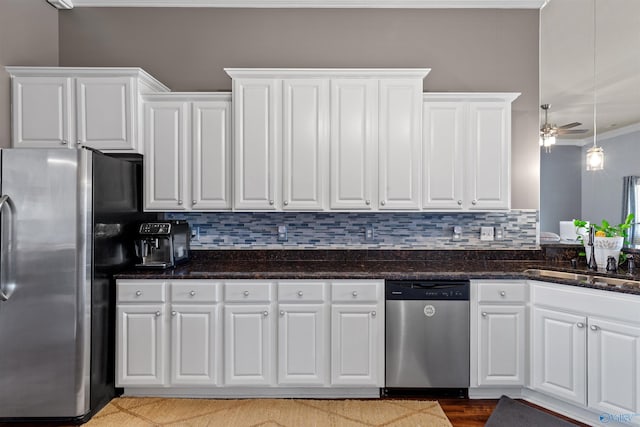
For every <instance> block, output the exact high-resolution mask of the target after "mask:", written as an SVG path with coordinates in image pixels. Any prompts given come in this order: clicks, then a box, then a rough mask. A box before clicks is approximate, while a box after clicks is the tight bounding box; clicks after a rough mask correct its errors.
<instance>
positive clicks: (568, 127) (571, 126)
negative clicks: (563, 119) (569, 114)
mask: <svg viewBox="0 0 640 427" xmlns="http://www.w3.org/2000/svg"><path fill="white" fill-rule="evenodd" d="M581 124H582V123H579V122H573V123H567V124H566V125H562V126H558V129H571V128H574V127H576V126H580V125H581Z"/></svg>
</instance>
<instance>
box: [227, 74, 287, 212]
mask: <svg viewBox="0 0 640 427" xmlns="http://www.w3.org/2000/svg"><path fill="white" fill-rule="evenodd" d="M280 85H281V83H280V81H278V80H273V79H234V80H233V112H234V116H233V120H234V157H235V170H234V176H235V180H234V206H235V208H236V209H255V210H264V209H267V210H273V209H276V208H277V206H278V204H279V203H278V200H279V199H278V197H279V194H278V183H277V177H278V175H277V171H278V168H279V165H278V145H279V144H280V141H279V139H280V128H279V127H280V123H279V120H280V112H279V108H280V99H279V98H280V96H279V93H280V91H279V88H280Z"/></svg>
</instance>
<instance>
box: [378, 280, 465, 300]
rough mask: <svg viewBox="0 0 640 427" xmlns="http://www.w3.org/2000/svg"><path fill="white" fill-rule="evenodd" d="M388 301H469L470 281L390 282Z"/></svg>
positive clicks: (386, 291)
mask: <svg viewBox="0 0 640 427" xmlns="http://www.w3.org/2000/svg"><path fill="white" fill-rule="evenodd" d="M385 294H386V299H387V300H462V301H468V300H469V281H465V280H456V281H448V280H438V281H411V280H397V281H396V280H388V281H387V283H386V286H385Z"/></svg>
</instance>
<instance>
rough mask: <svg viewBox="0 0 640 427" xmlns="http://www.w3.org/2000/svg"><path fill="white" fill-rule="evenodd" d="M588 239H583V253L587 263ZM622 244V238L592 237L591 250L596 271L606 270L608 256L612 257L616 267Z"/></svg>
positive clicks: (588, 257)
mask: <svg viewBox="0 0 640 427" xmlns="http://www.w3.org/2000/svg"><path fill="white" fill-rule="evenodd" d="M587 241H588V238H587V239H585V241H584V242H585V246H584V249H585V253H586V256H587V262H588V261H589V259H590V257H591V248H590V247H589V246H588V245H587ZM623 244H624V237H597V236H596V237H594V238H593V248H594V251H595V253H594V255H595V258H596V264H597V266H598V271H605V270H606V268H607V258H609V257H610V256H612V257H614V258H615V260H616V265H617V264H618V262H619V258H620V250H621V249H622V245H623Z"/></svg>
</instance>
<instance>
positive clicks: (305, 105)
mask: <svg viewBox="0 0 640 427" xmlns="http://www.w3.org/2000/svg"><path fill="white" fill-rule="evenodd" d="M282 91H283V106H282V107H283V117H282V118H283V130H282V199H283V201H282V208H283V209H285V210H286V209H290V210H322V209H324V208H325V206H324V205H325V201H326V200H327V197H326V192H327V189H328V188H327V182H326V181H327V179H326V178H327V176H326V173H325V171H326V169H327V167H328V164H327V157H328V150H329V82H328V81H327V80H322V79H287V80H284V81H283V82H282Z"/></svg>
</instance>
